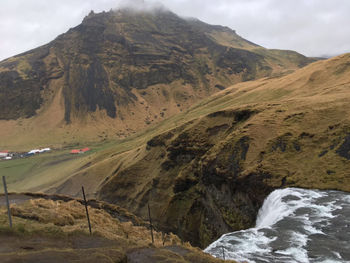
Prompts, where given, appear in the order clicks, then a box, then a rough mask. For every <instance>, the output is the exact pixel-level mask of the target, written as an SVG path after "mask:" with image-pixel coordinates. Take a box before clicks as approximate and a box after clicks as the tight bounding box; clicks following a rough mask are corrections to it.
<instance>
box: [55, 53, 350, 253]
mask: <svg viewBox="0 0 350 263" xmlns="http://www.w3.org/2000/svg"><path fill="white" fill-rule="evenodd" d="M349 65H350V55H349V54H345V55H342V56H339V57H336V58H333V59H330V60H327V61H319V62H316V63H313V64H311V65H309V66H307V67H305V68H303V69H300V70H298V71H296V72H295V73H292V74H290V75H287V76H284V77H279V78H265V79H261V80H257V81H251V82H247V83H242V84H237V85H235V86H232V87H231V88H229V89H227V90H225V91H222V92H220V93H219V94H216V95H214V96H212V97H211V98H208V99H206V100H204V101H202V102H201V103H199V104H197V105H195V106H194V107H192V108H191V109H190V110H189V111H187V112H185V113H182V114H180V115H177V116H175V117H173V118H171V119H169V120H168V121H166V122H165V124H162V123H161V124H160V125H158V126H156V128H154V129H153V130H151V131H150V133H147V132H146V133H144V134H143V137H142V138H144V139H147V138H150V139H147V140H148V142H147V143H146V144H142V139H140V138H139V137H135V138H134V144H132V143H131V142H130V141H128V143H131V144H130V145H132V146H130V147H132V148H130V150H129V151H125V150H124V151H123V153H120V154H118V152H120V149H119V148H118V147H120V145H118V146H117V145H116V146H115V147H111V148H110V149H108V150H105V151H102V152H101V153H99V154H100V157H99V158H101V159H100V160H98V161H97V159H96V160H95V161H93V166H92V167H90V168H88V169H86V170H84V171H81V172H80V173H77V174H76V175H75V176H73V177H71V178H70V179H69V182H70V183H69V185H74V182H76V184H77V185H78V182H79V181H81V180H82V178H84V177H83V174H85V176H91V178H93V174H94V173H96V172H97V171H98V170H99V169H104V171H106V169H107V168H106V167H109V168H108V169H109V172H108V173H106V174H105V176H106V177H105V180H104V181H103V182H101V181H99V182H96V181H90V183H91V187H93V188H92V189H96V188H97V189H98V188H100V190H98V197H99V198H101V199H103V200H107V201H108V202H112V203H117V204H119V205H120V206H122V207H125V208H128V209H130V210H131V211H132V212H134V213H136V214H137V215H140V216H141V217H146V205H147V203H150V205H151V207H152V208H153V210H154V213H155V217H156V218H157V221H156V223H157V225H158V226H159V227H160V228H162V229H166V230H171V231H174V232H175V233H176V234H178V235H179V236H180V237H181V238H183V239H186V240H190V241H191V242H193V244H195V245H200V246H202V247H204V246H206V245H207V244H209V243H210V242H211V241H213V239H215V238H217V237H219V236H220V235H221V234H222V233H225V232H228V231H232V230H239V229H242V228H247V227H250V226H252V225H254V222H255V217H256V213H257V211H258V209H259V207H260V206H261V204H262V202H263V200H264V198H265V197H266V196H267V195H268V193H270V192H271V191H272V190H273V189H276V188H279V187H304V188H318V189H337V190H343V191H350V188H349V187H350V176H349V172H348V170H349V168H350V143H349V142H350V116H349V112H350V111H349V110H350V109H349V107H350V106H349V103H348V101H349V98H350V66H349ZM170 127H174V128H170ZM167 129H168V130H167ZM157 133H158V134H159V135H158V136H155V137H154V136H153V138H152V135H155V134H157ZM137 145H140V146H137ZM108 169H107V170H108ZM99 185H100V186H99ZM59 189H60V191H61V192H63V193H64V192H65V191H68V192H70V193H71V194H75V193H76V191H75V190H73V189H72V188H69V189H68V188H66V189H65V188H64V187H61V188H59ZM56 190H57V189H56Z"/></svg>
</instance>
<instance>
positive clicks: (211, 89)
mask: <svg viewBox="0 0 350 263" xmlns="http://www.w3.org/2000/svg"><path fill="white" fill-rule="evenodd" d="M313 61H314V59H311V58H307V57H304V56H302V55H300V54H298V53H296V52H293V51H281V50H268V49H265V48H262V47H259V46H258V45H256V44H253V43H251V42H249V41H247V40H245V39H243V38H241V37H240V36H238V35H237V34H236V33H235V31H233V30H231V29H229V28H227V27H222V26H213V25H208V24H206V23H203V22H201V21H199V20H196V19H184V18H181V17H179V16H177V15H176V14H174V13H172V12H170V11H167V10H163V9H157V10H153V11H145V12H139V11H132V10H130V9H122V10H116V11H110V12H102V13H99V14H95V13H93V12H91V13H90V14H89V15H88V16H87V17H85V18H84V20H83V22H82V23H81V24H80V25H78V26H77V27H75V28H72V29H70V30H69V31H68V32H67V33H65V34H62V35H60V36H58V37H57V38H56V39H55V40H53V41H52V42H50V43H48V44H47V45H44V46H41V47H38V48H36V49H33V50H30V51H28V52H26V53H23V54H20V55H17V56H15V57H12V58H9V59H6V60H4V61H2V62H0V124H1V126H2V127H3V128H2V129H1V131H0V136H1V137H2V138H4V141H6V142H7V143H6V144H4V145H2V146H21V147H23V146H26V147H32V146H34V145H37V144H38V143H40V144H43V145H44V144H46V145H62V144H68V143H72V142H77V141H78V142H79V141H80V142H81V141H96V140H99V141H100V140H108V139H111V138H116V137H117V138H122V137H126V136H129V135H131V134H133V133H135V132H136V131H139V130H140V129H144V128H146V127H148V126H149V125H150V124H152V123H157V122H159V121H161V120H163V119H165V118H168V117H169V116H172V115H174V114H177V113H179V112H181V111H184V110H186V109H187V108H188V107H190V106H191V105H193V103H195V102H197V101H199V100H201V99H203V98H206V97H208V96H209V95H211V94H213V93H215V92H218V91H220V90H222V89H225V88H226V87H228V86H229V85H232V84H233V83H238V82H241V81H247V80H253V79H257V78H260V77H264V76H275V75H279V74H286V73H289V72H291V71H293V70H295V69H297V68H299V67H303V66H305V65H307V64H309V63H310V62H313Z"/></svg>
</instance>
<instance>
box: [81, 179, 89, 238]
mask: <svg viewBox="0 0 350 263" xmlns="http://www.w3.org/2000/svg"><path fill="white" fill-rule="evenodd" d="M81 190H82V191H83V197H84V205H85V211H86V217H87V220H88V225H89V231H90V235H91V224H90V217H89V210H88V207H87V201H86V197H85V191H84V186H82V187H81Z"/></svg>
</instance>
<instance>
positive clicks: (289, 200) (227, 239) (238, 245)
mask: <svg viewBox="0 0 350 263" xmlns="http://www.w3.org/2000/svg"><path fill="white" fill-rule="evenodd" d="M223 248H224V250H225V255H226V259H233V260H236V261H245V262H281V263H282V262H302V263H304V262H305V263H309V262H324V263H326V262H342V263H343V262H350V194H349V193H344V192H338V191H318V190H305V189H298V188H286V189H279V190H275V191H274V192H272V193H271V194H270V195H269V196H268V197H267V198H266V199H265V201H264V204H263V206H262V207H261V209H260V210H259V213H258V216H257V220H256V225H255V227H254V228H251V229H247V230H242V231H237V232H233V233H228V234H225V235H223V236H222V237H221V238H220V239H218V240H217V241H215V242H214V243H212V244H211V245H210V246H208V247H207V248H206V249H205V252H207V253H210V254H212V255H214V256H216V257H221V256H222V249H223Z"/></svg>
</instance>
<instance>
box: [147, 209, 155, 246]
mask: <svg viewBox="0 0 350 263" xmlns="http://www.w3.org/2000/svg"><path fill="white" fill-rule="evenodd" d="M148 217H149V223H150V227H151V237H152V244H153V243H154V238H153V225H152V218H151V209H150V208H149V204H148Z"/></svg>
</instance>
